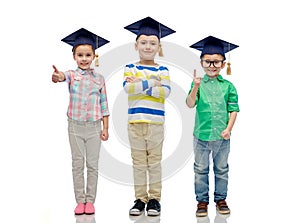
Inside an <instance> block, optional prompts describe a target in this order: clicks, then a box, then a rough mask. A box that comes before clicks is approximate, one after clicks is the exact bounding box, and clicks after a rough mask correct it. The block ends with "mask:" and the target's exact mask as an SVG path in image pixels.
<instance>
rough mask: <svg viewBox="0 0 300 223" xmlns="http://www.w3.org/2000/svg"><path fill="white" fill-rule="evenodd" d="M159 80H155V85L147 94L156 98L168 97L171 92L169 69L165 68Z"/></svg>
mask: <svg viewBox="0 0 300 223" xmlns="http://www.w3.org/2000/svg"><path fill="white" fill-rule="evenodd" d="M159 78H160V81H159V80H155V79H154V81H155V86H154V87H151V88H149V89H148V90H146V92H145V93H146V95H149V96H152V97H155V98H163V99H165V98H167V97H168V96H169V95H170V93H171V85H170V76H169V71H168V70H164V72H162V74H161V75H160V76H159Z"/></svg>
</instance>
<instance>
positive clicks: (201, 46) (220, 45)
mask: <svg viewBox="0 0 300 223" xmlns="http://www.w3.org/2000/svg"><path fill="white" fill-rule="evenodd" d="M190 47H191V48H194V49H197V50H199V51H201V55H200V58H201V57H202V56H203V55H204V54H221V55H222V56H223V57H224V58H226V57H225V53H227V52H229V51H231V50H233V49H235V48H237V47H239V46H238V45H235V44H233V43H229V42H226V41H224V40H221V39H218V38H216V37H213V36H208V37H206V38H204V39H202V40H200V41H199V42H197V43H194V44H193V45H191V46H190ZM229 59H230V58H229ZM227 65H228V67H227V74H231V70H230V62H227Z"/></svg>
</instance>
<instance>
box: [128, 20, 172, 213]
mask: <svg viewBox="0 0 300 223" xmlns="http://www.w3.org/2000/svg"><path fill="white" fill-rule="evenodd" d="M125 29H127V30H129V31H131V32H133V33H134V34H136V35H137V37H136V43H135V50H137V51H138V53H139V59H140V60H139V62H136V63H132V64H128V65H126V66H125V70H124V82H123V87H124V90H125V92H126V93H127V94H128V107H129V108H128V137H129V142H130V146H131V157H132V161H133V173H134V189H135V198H136V199H135V204H134V206H133V207H132V208H131V209H130V210H129V214H130V215H140V214H142V213H143V211H144V209H145V206H146V204H147V208H146V210H147V214H148V215H152V216H156V215H159V214H160V203H159V202H160V198H161V187H162V186H161V160H162V146H163V141H164V120H165V99H166V98H167V97H168V96H169V94H170V92H171V86H170V76H169V70H168V68H167V67H165V66H162V65H160V64H157V63H156V62H155V61H154V58H155V56H156V54H157V53H159V55H160V56H162V50H161V45H160V38H162V37H164V36H167V35H169V34H171V33H174V32H175V31H174V30H172V29H170V28H168V27H166V26H164V25H162V24H160V23H159V22H157V21H155V20H154V19H152V18H150V17H146V18H144V19H142V20H139V21H137V22H135V23H133V24H131V25H129V26H126V27H125ZM147 175H148V177H147ZM147 179H149V182H147ZM147 186H149V189H148V191H147Z"/></svg>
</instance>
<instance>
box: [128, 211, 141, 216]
mask: <svg viewBox="0 0 300 223" xmlns="http://www.w3.org/2000/svg"><path fill="white" fill-rule="evenodd" d="M143 213H144V211H132V212H129V215H131V216H140V215H141V214H143Z"/></svg>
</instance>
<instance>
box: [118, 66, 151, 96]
mask: <svg viewBox="0 0 300 223" xmlns="http://www.w3.org/2000/svg"><path fill="white" fill-rule="evenodd" d="M155 85H156V82H155V81H154V80H142V79H140V78H137V77H135V76H134V74H133V73H132V72H131V69H130V68H129V67H128V66H126V67H125V69H124V81H123V88H124V90H125V92H126V93H127V94H143V93H144V91H145V90H147V89H149V88H150V87H154V86H155Z"/></svg>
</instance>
